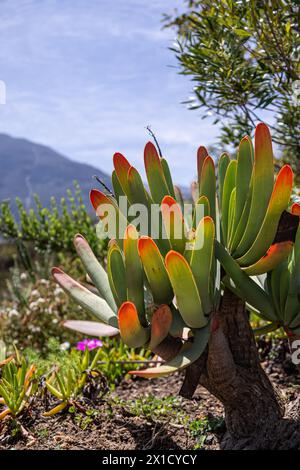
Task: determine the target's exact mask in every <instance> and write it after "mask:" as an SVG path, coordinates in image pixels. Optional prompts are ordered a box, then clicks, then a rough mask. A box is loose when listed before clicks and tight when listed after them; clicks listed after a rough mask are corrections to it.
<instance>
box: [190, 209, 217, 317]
mask: <svg viewBox="0 0 300 470" xmlns="http://www.w3.org/2000/svg"><path fill="white" fill-rule="evenodd" d="M214 238H215V226H214V222H213V220H212V218H211V217H209V216H207V217H204V218H203V219H202V220H201V221H200V222H199V225H198V227H197V230H196V234H195V244H194V249H193V252H192V256H191V261H190V265H191V270H192V273H193V275H194V279H195V282H196V285H197V287H198V291H199V294H200V298H201V304H202V308H203V311H204V313H205V314H206V315H208V314H209V313H211V310H212V296H211V294H212V293H211V270H212V262H213V254H214Z"/></svg>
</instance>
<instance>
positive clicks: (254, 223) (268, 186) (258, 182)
mask: <svg viewBox="0 0 300 470" xmlns="http://www.w3.org/2000/svg"><path fill="white" fill-rule="evenodd" d="M273 158H274V157H273V150H272V141H271V136H270V131H269V129H268V127H267V126H266V125H265V124H263V123H260V124H258V125H257V127H256V129H255V150H254V165H253V175H252V178H253V191H252V200H251V207H250V213H249V218H248V222H247V226H246V229H245V232H244V234H243V237H242V239H241V241H240V243H239V244H238V246H237V249H236V257H237V256H239V257H240V256H242V255H243V254H244V253H245V252H246V251H248V249H249V248H250V246H251V245H252V243H253V241H254V240H255V238H256V236H257V233H258V231H259V229H260V227H261V224H262V222H263V219H264V217H265V213H266V210H267V207H268V204H269V200H270V197H271V194H272V191H273V186H274V162H273Z"/></svg>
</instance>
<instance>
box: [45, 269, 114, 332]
mask: <svg viewBox="0 0 300 470" xmlns="http://www.w3.org/2000/svg"><path fill="white" fill-rule="evenodd" d="M52 276H53V278H54V280H55V281H56V282H57V283H58V284H59V285H60V286H61V288H62V289H63V290H64V291H66V292H67V293H68V294H69V295H70V296H71V297H72V298H73V299H74V300H75V301H76V302H77V303H78V304H79V305H81V307H83V308H84V309H86V310H87V311H88V312H90V313H91V314H92V315H94V316H96V317H98V318H99V319H100V320H102V321H103V322H104V323H107V324H108V325H110V326H113V327H115V328H117V327H118V319H117V315H116V314H115V313H114V312H113V310H112V309H111V308H110V306H109V305H108V303H107V302H106V301H105V300H104V299H101V298H100V297H99V296H98V295H95V294H93V293H92V292H91V291H89V290H88V289H87V288H86V287H83V286H82V285H81V284H79V282H77V281H74V279H72V278H71V277H70V276H68V274H66V273H64V272H63V271H62V270H61V269H59V268H52Z"/></svg>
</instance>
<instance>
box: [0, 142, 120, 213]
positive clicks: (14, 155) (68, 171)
mask: <svg viewBox="0 0 300 470" xmlns="http://www.w3.org/2000/svg"><path fill="white" fill-rule="evenodd" d="M0 172H1V183H0V201H2V200H4V199H10V200H11V204H12V207H13V208H14V202H13V201H14V199H15V197H16V196H18V197H20V199H21V200H22V201H23V203H24V204H25V206H26V208H29V207H31V206H33V205H34V201H33V194H34V193H37V194H38V195H39V196H40V198H41V201H42V203H43V204H44V205H49V201H50V198H51V196H55V197H56V198H57V200H59V199H60V198H61V197H62V196H65V195H66V189H67V188H73V181H74V180H77V181H78V182H79V184H80V187H81V190H82V194H83V198H84V202H85V203H86V204H87V207H90V204H89V202H88V194H89V191H90V189H91V188H92V187H93V186H94V187H97V186H99V184H98V183H97V182H96V181H95V180H93V179H92V176H93V175H98V176H99V177H100V178H101V179H102V180H103V181H104V182H105V184H107V185H108V186H109V187H110V186H111V184H110V177H109V176H108V175H107V174H106V173H103V172H102V171H101V170H98V169H96V168H94V167H92V166H90V165H86V164H83V163H77V162H74V161H72V160H70V159H69V158H67V157H65V156H63V155H60V154H59V153H57V152H55V151H54V150H52V149H51V148H50V147H46V146H45V145H40V144H36V143H34V142H31V141H29V140H26V139H20V138H14V137H11V136H9V135H6V134H0Z"/></svg>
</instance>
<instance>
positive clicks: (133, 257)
mask: <svg viewBox="0 0 300 470" xmlns="http://www.w3.org/2000/svg"><path fill="white" fill-rule="evenodd" d="M138 238H139V234H138V232H137V229H136V228H135V227H134V225H128V227H127V228H126V231H125V237H124V257H125V273H126V281H127V300H129V301H130V302H133V303H134V305H135V306H136V308H137V311H138V314H139V319H140V322H141V324H142V325H143V326H146V325H147V321H146V317H145V304H144V276H143V267H142V263H141V260H140V257H139V253H138Z"/></svg>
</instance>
